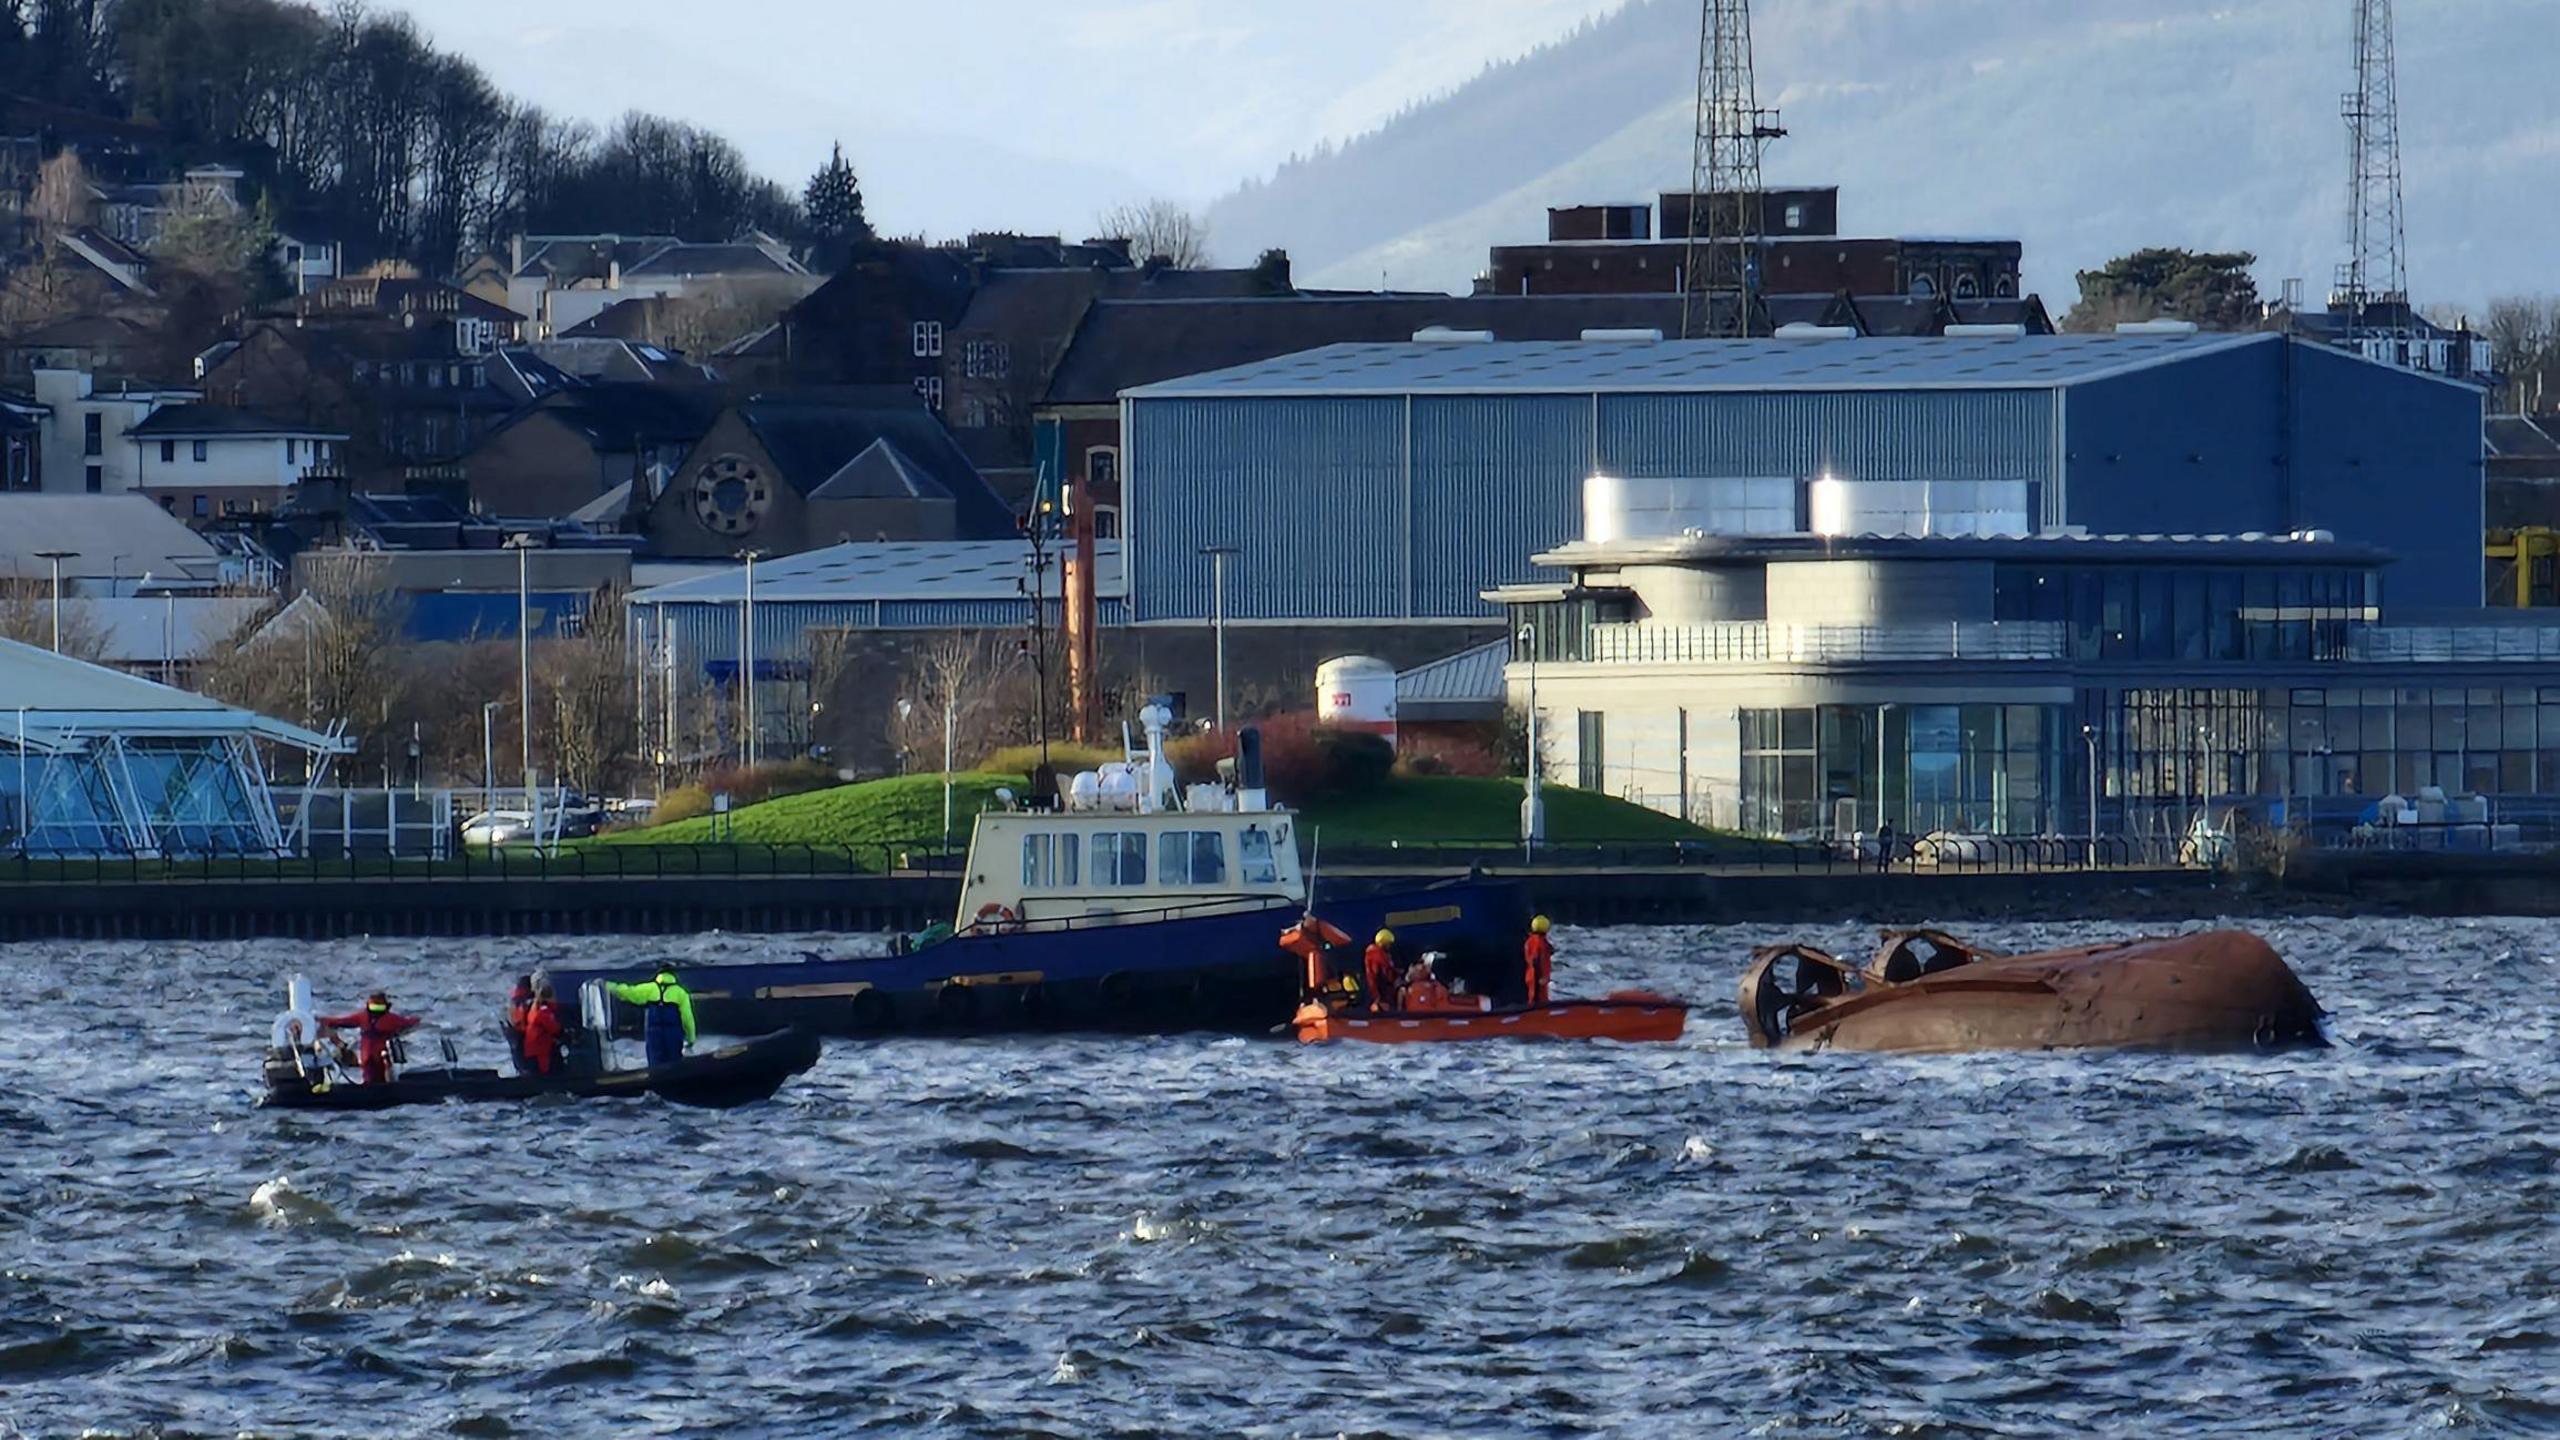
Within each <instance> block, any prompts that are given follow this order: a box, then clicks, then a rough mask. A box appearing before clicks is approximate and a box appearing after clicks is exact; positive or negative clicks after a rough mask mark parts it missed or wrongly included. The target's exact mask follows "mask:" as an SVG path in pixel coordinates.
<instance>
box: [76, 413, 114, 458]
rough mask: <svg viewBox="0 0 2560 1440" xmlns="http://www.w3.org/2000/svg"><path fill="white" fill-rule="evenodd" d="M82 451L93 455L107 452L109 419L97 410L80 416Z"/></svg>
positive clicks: (84, 453)
mask: <svg viewBox="0 0 2560 1440" xmlns="http://www.w3.org/2000/svg"><path fill="white" fill-rule="evenodd" d="M80 453H81V454H83V455H91V456H95V455H104V454H106V453H107V420H106V417H105V416H103V415H100V414H99V413H98V412H97V411H95V410H92V411H90V412H89V413H88V414H86V415H83V416H81V417H80Z"/></svg>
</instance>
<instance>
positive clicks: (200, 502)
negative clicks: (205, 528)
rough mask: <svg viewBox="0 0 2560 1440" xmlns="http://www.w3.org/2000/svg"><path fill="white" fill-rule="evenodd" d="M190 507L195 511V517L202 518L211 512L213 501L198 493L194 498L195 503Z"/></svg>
mask: <svg viewBox="0 0 2560 1440" xmlns="http://www.w3.org/2000/svg"><path fill="white" fill-rule="evenodd" d="M192 508H193V509H194V511H195V517H196V518H197V519H199V520H202V519H205V518H206V517H208V516H210V515H211V514H213V501H212V500H211V499H210V498H208V497H206V496H203V495H199V496H197V497H196V498H195V504H194V506H193V507H192Z"/></svg>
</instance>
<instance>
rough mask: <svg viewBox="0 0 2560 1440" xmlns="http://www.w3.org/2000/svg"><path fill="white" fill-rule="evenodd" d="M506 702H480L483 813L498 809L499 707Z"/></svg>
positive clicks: (481, 806)
mask: <svg viewBox="0 0 2560 1440" xmlns="http://www.w3.org/2000/svg"><path fill="white" fill-rule="evenodd" d="M506 703H507V702H506V701H504V700H484V701H482V702H480V809H481V811H482V812H483V813H486V812H488V811H491V810H495V809H497V808H498V731H497V718H498V710H499V707H501V706H503V705H505V704H506Z"/></svg>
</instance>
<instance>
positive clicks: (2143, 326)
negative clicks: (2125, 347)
mask: <svg viewBox="0 0 2560 1440" xmlns="http://www.w3.org/2000/svg"><path fill="white" fill-rule="evenodd" d="M2116 333H2117V334H2119V335H2193V334H2194V333H2196V322H2194V321H2193V320H2126V321H2123V322H2122V323H2120V324H2118V325H2117V326H2116Z"/></svg>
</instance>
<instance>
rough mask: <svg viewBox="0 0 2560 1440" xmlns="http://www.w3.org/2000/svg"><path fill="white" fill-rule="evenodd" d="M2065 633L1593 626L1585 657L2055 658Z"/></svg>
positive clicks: (2045, 625)
mask: <svg viewBox="0 0 2560 1440" xmlns="http://www.w3.org/2000/svg"><path fill="white" fill-rule="evenodd" d="M2069 655H2070V637H2069V635H2068V632H2067V629H2066V627H2064V626H2062V625H2060V624H2057V623H2053V622H2048V621H2032V620H2020V621H2009V622H2005V623H2003V622H1981V623H1959V622H1949V623H1946V624H1919V625H1780V624H1770V623H1768V622H1766V621H1758V620H1736V621H1725V622H1722V623H1717V624H1709V625H1655V624H1633V625H1595V626H1593V627H1591V636H1590V642H1589V646H1588V649H1587V652H1586V655H1585V658H1586V659H1588V660H1590V661H1592V662H1594V663H1598V664H1605V665H1770V664H1777V665H1786V664H1813V665H1856V664H1867V663H1876V662H1885V661H1911V660H2061V659H2065V658H2067V657H2068V656H2069Z"/></svg>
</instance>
